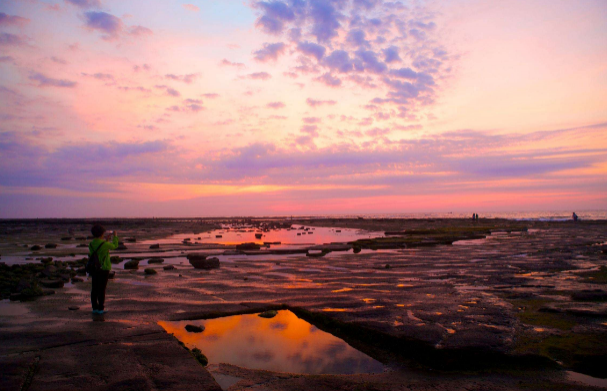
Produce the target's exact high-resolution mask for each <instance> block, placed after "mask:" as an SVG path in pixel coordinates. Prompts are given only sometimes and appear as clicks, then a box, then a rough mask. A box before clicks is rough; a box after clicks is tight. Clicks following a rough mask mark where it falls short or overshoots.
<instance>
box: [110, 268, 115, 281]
mask: <svg viewBox="0 0 607 391" xmlns="http://www.w3.org/2000/svg"><path fill="white" fill-rule="evenodd" d="M114 277H116V272H115V271H113V270H112V271H111V272H110V275H109V276H108V279H110V280H113V279H114Z"/></svg>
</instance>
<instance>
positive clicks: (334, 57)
mask: <svg viewBox="0 0 607 391" xmlns="http://www.w3.org/2000/svg"><path fill="white" fill-rule="evenodd" d="M323 65H325V66H327V67H329V69H331V70H334V71H337V72H340V73H347V72H351V71H353V70H354V61H352V59H351V58H350V55H349V54H348V52H346V51H345V50H335V51H334V52H332V53H331V54H330V55H328V56H327V57H326V58H325V59H324V60H323ZM361 66H362V65H361ZM361 66H359V68H360V67H361Z"/></svg>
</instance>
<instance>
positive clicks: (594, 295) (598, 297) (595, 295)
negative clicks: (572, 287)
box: [571, 289, 607, 301]
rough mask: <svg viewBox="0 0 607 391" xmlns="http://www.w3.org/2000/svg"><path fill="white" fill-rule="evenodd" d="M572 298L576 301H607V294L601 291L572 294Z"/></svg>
mask: <svg viewBox="0 0 607 391" xmlns="http://www.w3.org/2000/svg"><path fill="white" fill-rule="evenodd" d="M571 298H572V299H573V300H576V301H607V292H605V291H602V290H600V289H597V290H594V291H581V292H575V293H572V294H571Z"/></svg>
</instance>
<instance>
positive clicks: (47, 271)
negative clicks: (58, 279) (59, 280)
mask: <svg viewBox="0 0 607 391" xmlns="http://www.w3.org/2000/svg"><path fill="white" fill-rule="evenodd" d="M56 272H57V268H56V267H55V266H53V265H47V266H46V267H45V268H44V270H43V271H42V274H44V275H45V276H47V277H51V276H52V275H54V274H55V273H56Z"/></svg>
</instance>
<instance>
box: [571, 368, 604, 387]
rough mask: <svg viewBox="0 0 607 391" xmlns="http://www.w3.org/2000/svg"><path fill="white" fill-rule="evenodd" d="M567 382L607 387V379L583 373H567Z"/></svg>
mask: <svg viewBox="0 0 607 391" xmlns="http://www.w3.org/2000/svg"><path fill="white" fill-rule="evenodd" d="M567 380H570V381H573V382H576V383H582V384H585V385H587V386H593V387H607V379H600V378H598V377H592V376H588V375H584V374H583V373H578V372H572V371H567Z"/></svg>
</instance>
